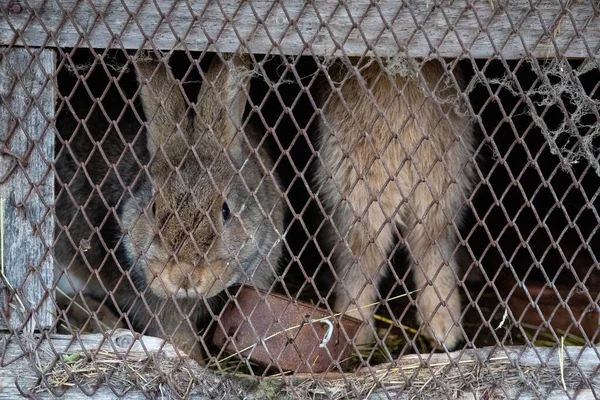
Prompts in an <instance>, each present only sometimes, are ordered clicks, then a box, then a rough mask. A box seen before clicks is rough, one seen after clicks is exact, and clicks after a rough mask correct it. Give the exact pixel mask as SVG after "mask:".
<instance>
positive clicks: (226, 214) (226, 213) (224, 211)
mask: <svg viewBox="0 0 600 400" xmlns="http://www.w3.org/2000/svg"><path fill="white" fill-rule="evenodd" d="M221 214H223V222H227V221H228V220H229V217H231V211H229V206H228V205H227V203H223V209H222V210H221Z"/></svg>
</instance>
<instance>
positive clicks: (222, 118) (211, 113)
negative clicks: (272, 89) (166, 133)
mask: <svg viewBox="0 0 600 400" xmlns="http://www.w3.org/2000/svg"><path fill="white" fill-rule="evenodd" d="M249 65H250V59H249V58H248V57H247V56H239V55H233V56H230V57H226V58H225V60H224V61H222V60H221V59H220V58H219V55H217V54H215V55H214V58H213V60H212V61H211V64H210V66H209V68H208V71H207V72H206V75H205V80H204V82H203V83H202V88H201V90H200V94H199V95H198V103H199V104H198V114H197V115H196V123H197V124H198V126H210V127H212V130H213V132H214V133H215V135H216V137H217V138H218V139H219V141H220V142H221V144H222V145H224V146H228V145H229V144H230V143H231V142H232V141H233V140H234V138H235V134H236V132H237V129H238V128H239V127H240V125H241V124H242V117H243V115H244V109H245V108H246V103H247V102H248V98H247V97H246V93H247V92H248V91H249V90H250V78H251V75H252V73H251V71H250V69H249ZM244 88H245V89H246V91H244Z"/></svg>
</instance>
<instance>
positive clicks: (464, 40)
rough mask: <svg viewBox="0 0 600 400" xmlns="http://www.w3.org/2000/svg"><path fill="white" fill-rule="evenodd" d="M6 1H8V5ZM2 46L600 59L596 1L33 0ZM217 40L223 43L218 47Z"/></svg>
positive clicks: (2, 22) (0, 29)
mask: <svg viewBox="0 0 600 400" xmlns="http://www.w3.org/2000/svg"><path fill="white" fill-rule="evenodd" d="M4 4H6V3H4ZM0 45H11V46H33V47H94V48H123V49H139V48H155V49H161V50H171V49H189V50H197V51H200V50H204V49H206V48H207V47H210V49H211V50H214V49H215V48H218V50H220V51H223V52H234V51H237V50H239V49H240V46H242V47H245V49H242V50H241V51H250V52H253V53H260V54H317V55H320V56H331V55H338V54H340V53H341V50H340V49H342V48H343V52H344V53H345V54H347V55H362V54H364V53H365V52H366V51H368V50H374V51H375V52H377V53H378V54H379V55H381V56H394V55H396V54H402V55H408V56H410V57H429V56H432V55H438V56H442V57H465V56H471V57H475V58H489V57H493V56H497V55H499V54H501V55H502V56H503V57H505V58H511V59H518V58H522V57H525V56H529V55H532V56H536V57H548V58H549V57H554V56H555V55H557V54H561V55H564V56H567V57H572V58H587V57H592V58H594V57H598V55H599V54H600V53H599V49H600V4H599V3H598V1H597V0H569V1H559V0H474V1H473V0H469V1H467V0H437V1H436V0H411V1H408V0H404V1H400V0H380V1H367V0H360V1H357V0H345V1H344V0H341V1H340V0H312V1H295V0H294V1H291V0H279V1H274V0H247V1H239V0H187V1H177V2H173V1H167V0H156V1H147V0H146V1H144V0H131V1H126V2H125V1H111V0H90V1H83V2H82V1H78V0H54V1H47V0H27V1H19V2H12V3H11V2H8V5H5V6H2V10H1V13H0ZM212 45H214V47H211V46H212Z"/></svg>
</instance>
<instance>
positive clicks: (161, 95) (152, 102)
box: [137, 60, 190, 154]
mask: <svg viewBox="0 0 600 400" xmlns="http://www.w3.org/2000/svg"><path fill="white" fill-rule="evenodd" d="M137 79H138V83H139V85H140V87H141V91H140V96H141V100H142V105H143V107H144V113H145V114H146V118H147V120H148V121H149V123H148V134H149V138H148V149H149V150H150V153H151V154H154V153H155V152H156V150H157V148H158V147H159V146H161V145H162V144H164V143H165V142H166V141H167V140H168V138H169V137H170V136H171V135H172V134H173V133H174V132H175V126H176V124H180V126H181V129H182V130H183V131H184V132H188V130H189V128H190V127H189V126H188V125H189V121H188V119H187V118H186V109H187V107H186V102H185V100H184V98H183V95H182V94H181V89H180V88H179V85H178V84H177V82H176V81H175V79H174V78H173V77H172V75H171V72H170V70H168V68H167V67H166V66H165V64H164V63H163V62H157V61H155V60H144V61H142V62H138V64H137Z"/></svg>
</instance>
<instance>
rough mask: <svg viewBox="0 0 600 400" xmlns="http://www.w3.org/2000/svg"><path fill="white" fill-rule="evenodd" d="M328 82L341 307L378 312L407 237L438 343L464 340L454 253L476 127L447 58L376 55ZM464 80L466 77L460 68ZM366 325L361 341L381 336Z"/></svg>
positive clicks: (323, 127)
mask: <svg viewBox="0 0 600 400" xmlns="http://www.w3.org/2000/svg"><path fill="white" fill-rule="evenodd" d="M327 73H328V75H329V76H328V78H327V82H323V84H322V85H321V87H324V88H326V89H325V90H323V89H320V90H321V92H320V101H321V104H322V119H321V123H320V128H319V129H320V137H319V152H320V159H321V160H322V167H321V168H319V169H318V170H317V173H316V177H317V185H318V188H319V189H318V190H319V192H320V194H321V198H322V201H323V203H324V205H325V207H326V208H327V209H328V212H329V213H330V214H331V215H332V219H333V224H334V226H335V229H336V230H337V232H338V234H339V236H337V235H332V236H334V237H335V238H336V239H338V240H339V238H340V237H341V238H342V239H343V243H337V245H336V247H335V249H334V266H335V269H336V275H337V279H338V282H337V285H336V290H335V293H336V301H335V304H334V308H335V309H336V310H337V311H340V312H345V313H346V314H350V315H352V316H355V317H358V318H359V319H363V320H364V321H366V322H367V321H369V322H370V321H371V320H372V315H373V312H374V311H373V307H366V306H367V305H368V304H371V303H373V302H375V301H377V299H380V298H381V297H380V296H379V295H378V294H377V293H378V292H377V287H378V285H379V283H380V282H381V280H382V279H383V277H384V276H385V272H384V271H385V270H386V268H385V266H386V264H387V263H388V261H387V260H388V256H389V253H390V251H391V250H392V246H393V243H394V239H395V238H396V237H398V235H397V234H396V232H398V229H397V227H400V229H399V231H400V232H401V236H402V239H401V240H402V243H403V244H404V245H405V246H406V248H407V250H408V254H409V256H410V259H411V260H412V264H413V265H412V273H413V278H414V280H415V283H416V286H417V287H418V288H421V290H420V292H419V293H418V295H417V305H418V316H419V320H420V322H421V323H422V324H425V326H426V327H427V329H426V334H427V335H428V336H429V337H430V338H431V339H432V342H433V343H434V344H435V345H445V347H446V348H448V349H452V348H454V347H455V346H456V345H457V344H458V342H459V341H460V340H461V339H462V335H461V330H460V326H459V324H460V316H461V302H460V295H459V288H458V287H457V281H458V279H457V273H458V271H457V269H458V268H457V263H456V259H455V255H454V251H455V250H454V249H455V245H456V241H457V240H456V235H457V234H456V232H457V225H458V224H460V220H461V211H460V210H461V205H462V204H463V202H464V200H465V198H466V196H468V194H469V192H470V190H471V186H472V176H473V163H472V162H471V157H472V147H473V140H474V139H473V128H472V126H471V123H470V121H469V118H468V117H467V116H465V114H464V113H462V112H461V111H460V110H459V108H460V97H459V92H460V89H459V88H457V87H455V85H453V84H452V82H453V80H452V79H444V77H446V78H450V75H446V74H447V73H446V72H445V71H444V69H443V67H442V65H441V64H440V63H439V62H438V61H430V62H427V63H424V64H422V66H421V67H420V69H419V70H418V71H417V73H416V74H414V76H409V77H406V76H399V75H395V74H392V73H390V72H389V71H386V69H384V68H382V66H381V65H380V64H379V63H378V62H375V61H374V60H369V61H361V62H357V61H351V62H349V63H348V62H346V63H342V62H340V61H338V62H336V63H334V64H333V65H332V66H331V67H330V68H329V70H328V71H327ZM456 79H457V81H458V82H459V85H462V84H463V83H462V81H461V80H460V77H459V76H456ZM373 333H374V330H373V329H372V328H371V327H370V326H365V328H364V329H362V330H361V331H360V332H359V334H358V336H357V337H356V341H357V343H359V344H361V343H366V342H368V341H370V340H372V337H373Z"/></svg>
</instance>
